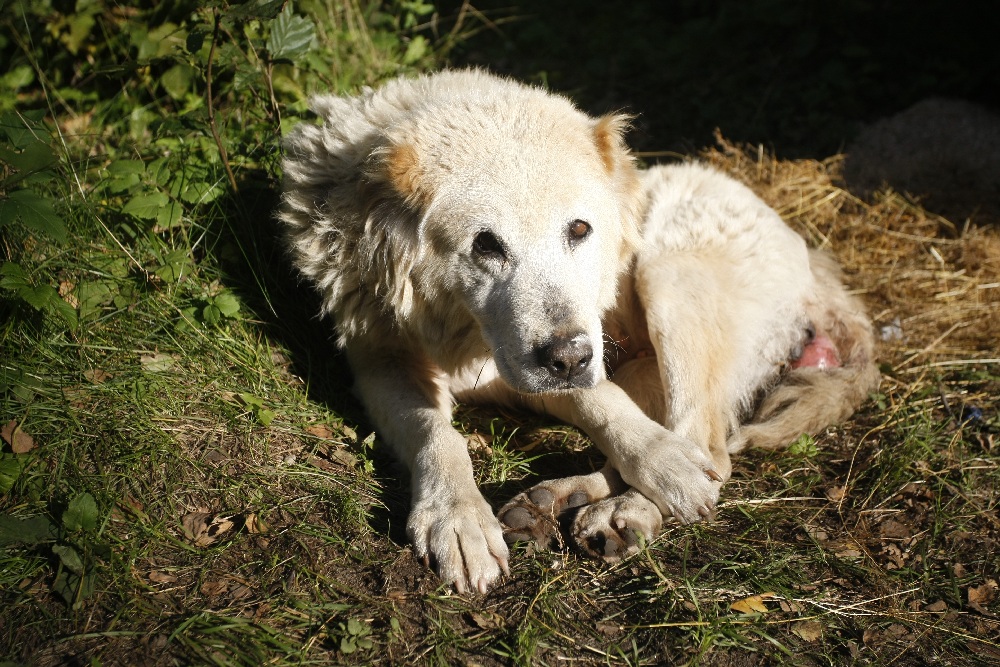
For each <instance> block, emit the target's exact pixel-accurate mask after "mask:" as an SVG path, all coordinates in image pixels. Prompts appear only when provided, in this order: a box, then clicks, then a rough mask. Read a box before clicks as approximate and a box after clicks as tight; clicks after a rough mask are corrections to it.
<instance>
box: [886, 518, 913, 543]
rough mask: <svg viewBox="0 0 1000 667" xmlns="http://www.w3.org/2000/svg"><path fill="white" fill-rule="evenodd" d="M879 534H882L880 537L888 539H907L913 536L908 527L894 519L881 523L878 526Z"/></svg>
mask: <svg viewBox="0 0 1000 667" xmlns="http://www.w3.org/2000/svg"><path fill="white" fill-rule="evenodd" d="M879 532H881V533H882V537H888V538H890V539H906V538H907V537H912V536H913V531H912V530H911V529H910V527H909V526H907V525H905V524H902V523H900V522H898V521H896V520H894V519H886V520H885V521H883V522H882V524H881V525H880V526H879Z"/></svg>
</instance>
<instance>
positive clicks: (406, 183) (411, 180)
mask: <svg viewBox="0 0 1000 667" xmlns="http://www.w3.org/2000/svg"><path fill="white" fill-rule="evenodd" d="M381 166H382V177H383V178H384V179H385V181H386V182H388V184H389V185H391V186H392V188H393V190H395V191H396V192H397V193H398V194H399V195H400V196H402V198H403V200H404V201H406V202H407V203H410V204H418V205H420V204H424V205H426V204H428V203H430V201H429V200H430V191H429V188H428V187H427V183H426V182H425V180H426V179H425V175H424V170H423V167H422V166H421V164H420V155H419V153H418V152H417V149H416V148H415V147H414V146H412V145H411V144H406V143H402V144H393V145H390V146H388V147H387V148H386V149H385V150H384V152H383V153H382V165H381Z"/></svg>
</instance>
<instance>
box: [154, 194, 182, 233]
mask: <svg viewBox="0 0 1000 667" xmlns="http://www.w3.org/2000/svg"><path fill="white" fill-rule="evenodd" d="M183 212H184V207H183V206H181V203H180V202H179V201H170V202H169V203H167V205H166V206H164V207H163V208H161V209H160V212H159V213H157V215H156V226H157V231H163V230H166V229H172V228H174V227H176V226H178V225H179V224H181V214H182V213H183Z"/></svg>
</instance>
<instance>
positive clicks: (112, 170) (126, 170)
mask: <svg viewBox="0 0 1000 667" xmlns="http://www.w3.org/2000/svg"><path fill="white" fill-rule="evenodd" d="M145 171H146V163H145V162H143V161H142V160H115V161H114V162H112V163H111V164H109V165H108V175H109V176H116V177H118V176H125V175H127V174H136V175H140V174H142V173H143V172H145Z"/></svg>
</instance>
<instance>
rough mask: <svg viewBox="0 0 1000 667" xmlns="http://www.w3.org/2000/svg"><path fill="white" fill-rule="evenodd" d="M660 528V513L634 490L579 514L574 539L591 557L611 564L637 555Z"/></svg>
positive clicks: (582, 510) (601, 502)
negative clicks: (643, 544) (644, 543)
mask: <svg viewBox="0 0 1000 667" xmlns="http://www.w3.org/2000/svg"><path fill="white" fill-rule="evenodd" d="M661 525H662V518H661V515H660V510H659V509H658V508H657V506H656V505H655V504H653V502H652V501H651V500H649V499H648V498H646V497H645V496H644V495H642V494H641V493H639V492H638V491H636V490H635V489H629V490H628V491H626V492H625V493H623V494H622V495H620V496H615V497H613V498H606V499H604V500H601V501H599V502H596V503H594V504H593V505H588V506H586V507H584V508H583V509H581V510H580V512H579V514H577V515H576V520H575V521H573V538H574V539H575V540H576V543H577V545H579V547H580V548H581V549H583V550H584V551H586V552H587V553H589V554H590V555H591V556H596V557H597V558H602V559H604V560H605V561H607V562H609V563H614V562H617V561H619V560H621V559H622V558H625V557H626V556H631V555H632V554H634V553H637V552H638V551H639V548H640V546H641V545H642V543H643V542H648V541H650V540H651V539H653V538H654V537H655V536H656V535H657V534H658V533H659V532H660V528H661Z"/></svg>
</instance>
